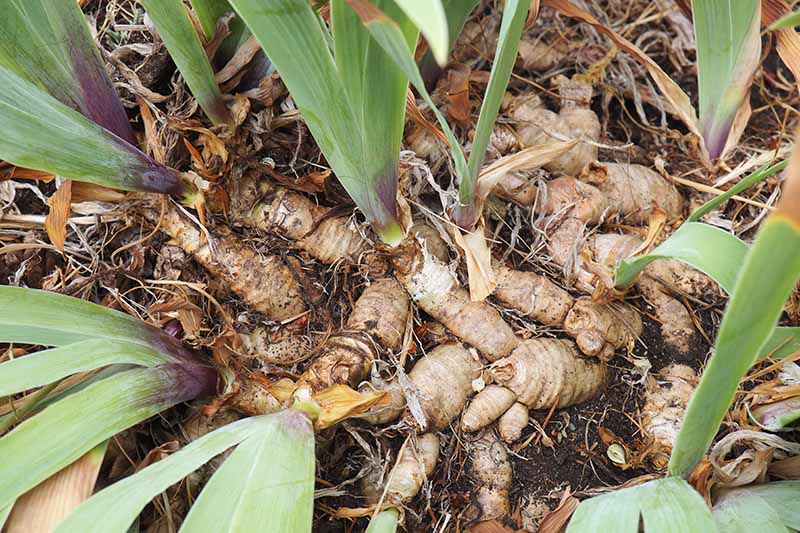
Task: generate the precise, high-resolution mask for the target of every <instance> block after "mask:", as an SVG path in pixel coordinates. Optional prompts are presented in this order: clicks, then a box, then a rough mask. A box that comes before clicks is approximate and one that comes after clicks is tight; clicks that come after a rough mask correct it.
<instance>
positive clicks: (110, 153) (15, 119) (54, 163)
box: [0, 66, 187, 196]
mask: <svg viewBox="0 0 800 533" xmlns="http://www.w3.org/2000/svg"><path fill="white" fill-rule="evenodd" d="M0 85H2V87H3V90H2V91H0V128H2V129H3V131H4V132H5V134H4V135H2V136H0V158H2V159H4V160H6V161H8V162H10V163H13V164H15V165H18V166H22V167H27V168H34V169H37V170H43V171H46V172H50V173H52V174H57V175H60V176H63V177H65V178H70V179H74V180H77V181H86V182H89V183H96V184H98V185H104V186H107V187H115V188H117V189H123V190H127V191H141V192H157V193H166V194H173V195H177V196H183V195H184V194H186V193H187V186H186V185H185V184H183V183H182V182H181V180H180V178H179V176H178V174H177V173H176V172H175V171H174V170H172V169H169V168H167V167H165V166H163V165H160V164H158V163H156V162H155V161H153V160H152V159H150V158H149V157H147V156H146V155H145V154H143V153H142V152H140V151H139V150H138V149H136V148H134V147H133V146H132V145H130V144H128V143H127V142H125V141H124V140H123V139H121V138H119V137H117V136H116V135H114V134H113V133H111V132H110V131H108V130H106V129H103V128H102V127H100V126H98V125H97V124H95V123H93V122H91V121H90V120H89V119H87V118H86V117H84V116H83V115H81V114H80V113H78V112H77V111H74V110H73V109H71V108H69V107H67V106H66V105H64V104H62V103H61V102H59V101H58V100H56V99H55V98H53V97H52V96H50V95H49V94H47V93H46V92H44V91H43V90H41V89H40V88H39V87H37V86H36V85H34V84H33V83H31V82H29V81H28V80H26V79H23V78H21V77H20V76H18V75H17V74H15V73H14V72H12V71H11V70H9V69H7V68H6V67H3V66H0Z"/></svg>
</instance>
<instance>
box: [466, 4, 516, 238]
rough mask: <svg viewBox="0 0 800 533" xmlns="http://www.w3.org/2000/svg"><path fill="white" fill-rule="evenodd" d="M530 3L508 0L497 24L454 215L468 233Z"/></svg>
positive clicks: (473, 222)
mask: <svg viewBox="0 0 800 533" xmlns="http://www.w3.org/2000/svg"><path fill="white" fill-rule="evenodd" d="M529 5H530V2H529V0H509V1H508V2H506V5H505V7H504V10H503V20H502V22H501V24H500V34H499V36H498V41H497V52H496V53H495V57H494V63H493V64H492V71H491V73H490V74H489V84H488V85H487V87H486V94H485V95H484V97H483V104H482V105H481V113H480V116H479V117H478V124H477V125H476V126H475V138H474V140H473V142H472V149H471V151H470V154H469V163H468V167H469V168H468V172H467V174H466V175H465V176H462V178H461V183H460V184H459V189H458V200H459V202H458V203H459V205H458V206H457V208H456V211H455V213H454V220H455V221H456V222H457V223H458V224H459V225H460V226H462V227H464V228H466V229H471V228H472V226H473V225H474V224H475V222H477V220H478V218H479V217H480V213H477V212H475V210H476V205H475V184H476V182H477V180H478V173H479V172H480V168H481V165H482V164H483V161H484V159H485V158H486V149H487V147H488V146H489V139H490V138H491V135H492V130H493V128H494V123H495V121H496V120H497V114H498V113H499V111H500V104H501V102H502V101H503V96H504V95H505V92H506V87H507V86H508V80H510V79H511V71H512V70H513V69H514V62H515V61H516V59H517V51H518V50H519V41H520V39H521V38H522V31H523V30H524V29H525V21H526V20H527V17H528V6H529Z"/></svg>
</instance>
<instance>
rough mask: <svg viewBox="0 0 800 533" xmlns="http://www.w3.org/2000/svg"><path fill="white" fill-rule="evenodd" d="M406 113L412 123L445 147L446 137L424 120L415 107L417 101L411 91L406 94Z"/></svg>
mask: <svg viewBox="0 0 800 533" xmlns="http://www.w3.org/2000/svg"><path fill="white" fill-rule="evenodd" d="M406 113H407V114H408V118H410V119H411V120H412V122H414V123H415V124H417V125H418V126H420V127H422V128H424V129H426V130H428V131H429V132H431V133H433V134H434V135H436V137H438V138H439V139H440V140H441V141H442V142H444V143H445V145H447V142H448V141H447V136H446V135H445V134H444V132H443V131H442V130H440V129H439V128H438V127H437V126H436V125H435V124H433V123H432V122H431V121H430V120H428V119H427V118H425V116H424V115H423V114H422V111H420V110H419V107H417V100H416V99H415V98H414V93H413V92H412V91H411V89H409V90H408V92H407V93H406Z"/></svg>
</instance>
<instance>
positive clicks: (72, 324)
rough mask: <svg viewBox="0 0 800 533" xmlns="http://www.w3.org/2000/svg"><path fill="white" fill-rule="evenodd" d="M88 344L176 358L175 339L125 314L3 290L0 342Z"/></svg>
mask: <svg viewBox="0 0 800 533" xmlns="http://www.w3.org/2000/svg"><path fill="white" fill-rule="evenodd" d="M89 339H114V340H122V341H128V342H131V343H136V344H141V345H144V346H149V347H153V348H156V349H158V350H159V351H160V352H161V353H166V354H171V355H174V356H176V357H181V358H183V357H189V356H188V355H187V354H188V353H189V352H188V351H187V350H186V349H185V348H184V347H183V345H182V344H181V343H180V342H179V341H177V340H176V339H174V338H172V337H170V336H169V335H167V334H166V333H164V332H163V331H161V330H159V329H157V328H155V327H153V326H151V325H149V324H147V323H145V322H143V321H141V320H139V319H137V318H134V317H132V316H130V315H126V314H125V313H121V312H119V311H115V310H113V309H109V308H107V307H103V306H101V305H97V304H93V303H91V302H86V301H84V300H79V299H78V298H72V297H70V296H65V295H63V294H57V293H53V292H48V291H43V290H38V289H27V288H22V287H10V286H0V342H17V343H23V344H41V345H45V346H64V345H66V344H71V343H74V342H80V341H85V340H89Z"/></svg>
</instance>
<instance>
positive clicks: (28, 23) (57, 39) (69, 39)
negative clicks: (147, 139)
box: [0, 0, 136, 144]
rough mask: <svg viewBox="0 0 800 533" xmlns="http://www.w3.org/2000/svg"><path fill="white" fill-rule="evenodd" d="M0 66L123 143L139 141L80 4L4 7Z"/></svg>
mask: <svg viewBox="0 0 800 533" xmlns="http://www.w3.org/2000/svg"><path fill="white" fill-rule="evenodd" d="M20 43H24V45H20ZM0 65H2V66H4V67H6V68H8V69H10V70H12V71H14V72H15V73H16V74H17V75H19V76H22V77H25V78H26V79H28V80H29V81H31V82H33V83H35V84H37V85H39V86H41V87H43V88H44V89H45V90H46V91H47V92H48V93H49V94H51V95H52V96H53V97H55V98H56V99H58V100H59V101H60V102H61V103H63V104H65V105H67V106H69V107H71V108H72V109H75V110H78V111H80V112H81V113H82V114H83V115H84V116H86V117H87V118H89V119H90V120H92V121H94V122H95V123H97V124H99V125H100V126H102V127H104V128H105V129H107V130H109V131H111V132H112V133H114V134H115V135H117V136H118V137H120V138H121V139H123V140H124V141H125V142H127V143H130V144H135V143H136V138H135V137H134V135H133V130H132V129H131V126H130V122H129V121H128V115H127V114H126V113H125V109H124V108H123V107H122V102H121V101H120V99H119V96H118V95H117V93H116V91H115V90H114V87H113V85H112V84H111V80H110V78H109V77H108V73H107V72H106V70H105V66H104V65H103V61H102V59H101V57H100V54H99V53H98V50H97V47H96V46H95V43H94V39H93V38H92V35H91V33H90V32H89V27H88V25H87V24H86V19H85V18H84V16H83V13H82V12H81V10H80V8H79V7H78V4H77V2H54V1H52V0H9V1H8V2H6V3H4V5H3V17H2V18H0Z"/></svg>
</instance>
